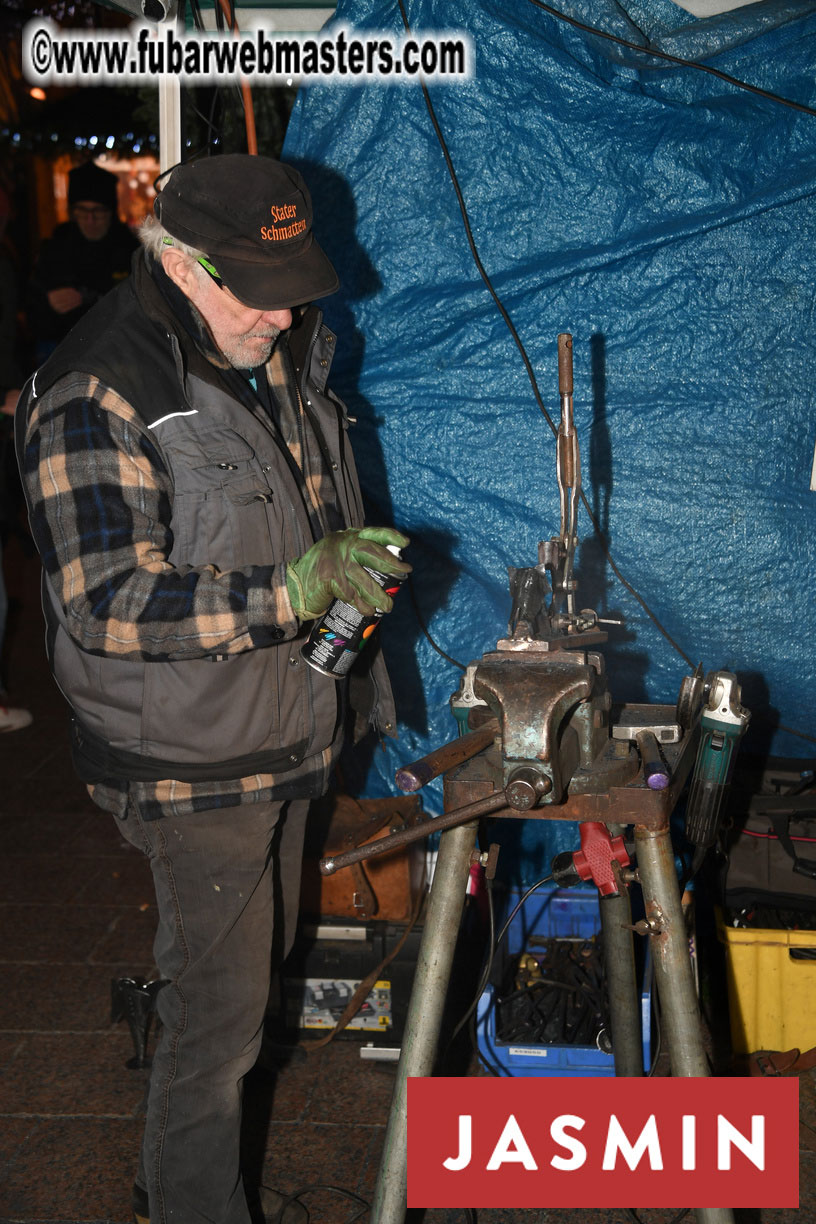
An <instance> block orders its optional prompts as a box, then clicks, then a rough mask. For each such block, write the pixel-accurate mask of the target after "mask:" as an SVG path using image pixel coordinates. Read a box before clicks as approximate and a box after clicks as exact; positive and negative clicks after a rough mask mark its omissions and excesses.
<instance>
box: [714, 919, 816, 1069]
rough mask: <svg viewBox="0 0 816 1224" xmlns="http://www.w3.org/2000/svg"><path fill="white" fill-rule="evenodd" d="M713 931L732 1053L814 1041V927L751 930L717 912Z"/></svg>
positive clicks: (807, 1046)
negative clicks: (723, 974)
mask: <svg viewBox="0 0 816 1224" xmlns="http://www.w3.org/2000/svg"><path fill="white" fill-rule="evenodd" d="M718 934H719V938H720V941H721V942H722V943H724V944H725V953H726V965H727V976H728V1005H729V1010H730V1015H731V1042H732V1045H733V1047H734V1053H735V1054H750V1053H752V1052H753V1051H754V1050H790V1049H793V1047H794V1046H798V1047H799V1049H800V1050H809V1049H810V1048H811V1047H812V1046H814V1045H816V931H772V930H764V929H757V930H751V929H747V928H744V927H729V926H726V925H725V923H724V922H723V920H722V918H720V919H719V921H718ZM797 953H804V954H805V957H797V955H796V954H797ZM807 956H811V957H813V958H814V959H812V960H811V959H807Z"/></svg>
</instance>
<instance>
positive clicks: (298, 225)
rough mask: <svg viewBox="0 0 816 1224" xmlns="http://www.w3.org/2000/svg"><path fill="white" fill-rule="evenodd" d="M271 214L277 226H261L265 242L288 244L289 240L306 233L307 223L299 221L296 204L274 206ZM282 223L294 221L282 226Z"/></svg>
mask: <svg viewBox="0 0 816 1224" xmlns="http://www.w3.org/2000/svg"><path fill="white" fill-rule="evenodd" d="M269 212H270V213H271V215H272V220H273V221H274V223H275V224H274V225H262V226H261V238H262V239H263V240H264V242H286V241H287V240H288V239H289V238H297V237H298V236H299V235H300V234H302V233H304V231H305V229H306V222H305V221H303V220H300V221H298V220H297V205H296V204H273V205H272V207H271V208H270V210H269ZM293 217H294V218H295V220H294V221H293V220H292V218H293ZM282 221H283V222H285V221H292V224H291V225H281V224H280V222H282Z"/></svg>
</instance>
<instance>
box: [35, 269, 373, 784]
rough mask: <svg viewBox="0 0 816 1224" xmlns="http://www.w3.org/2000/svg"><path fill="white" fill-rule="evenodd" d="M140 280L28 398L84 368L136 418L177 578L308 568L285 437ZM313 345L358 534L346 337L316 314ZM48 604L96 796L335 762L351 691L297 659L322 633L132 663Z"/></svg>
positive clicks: (49, 594) (314, 376) (79, 751)
mask: <svg viewBox="0 0 816 1224" xmlns="http://www.w3.org/2000/svg"><path fill="white" fill-rule="evenodd" d="M134 280H135V281H136V285H135V286H134V285H131V283H130V282H128V284H127V285H123V286H122V288H121V290H117V291H116V292H115V293H114V294H113V295H111V296H109V298H108V299H106V302H107V303H108V305H107V309H106V310H105V311H104V313H103V314H97V312H96V311H94V312H91V314H90V315H89V316H86V321H85V323H84V325H81V330H82V337H81V344H80V346H79V347H78V348H77V347H76V346H72V342H71V338H70V337H69V339H68V341H67V342H66V344H65V345H64V346H61V348H60V349H59V350H57V353H58V354H59V358H60V360H59V362H58V363H56V364H55V365H54V366H52V365H51V363H48V364H47V365H46V366H45V367H44V368H43V370H41V371H40V372H39V373H38V375H37V376H36V378H35V380H34V390H33V391H32V390H31V389H29V392H28V395H29V399H31V398H32V397H33V395H34V394H35V393H36V394H42V393H44V392H45V391H46V390H47V389H48V387H49V386H52V385H53V384H54V383H55V381H57V380H58V379H59V377H60V376H61V375H62V373H64V372H66V371H67V370H69V369H73V370H80V371H82V372H83V373H89V374H96V375H98V376H99V377H100V378H101V380H102V381H103V382H104V383H106V384H107V385H111V386H114V387H115V388H116V390H117V391H118V392H119V394H121V395H122V396H123V397H124V398H125V399H126V400H127V401H128V402H129V403H130V404H131V405H132V406H133V407H134V408H135V409H136V411H137V412H138V413H139V414H140V415H141V416H142V418H143V420H144V422H145V424H146V427H147V429H148V430H149V433H150V436H151V438H152V440H153V442H154V443H155V445H156V446H157V448H158V449H159V450H160V452H161V454H162V457H163V460H164V463H165V465H166V467H167V469H168V471H169V472H170V473H171V475H172V478H173V484H174V495H173V503H172V518H171V529H172V533H173V548H172V551H171V553H170V556H169V558H168V560H169V561H170V562H171V563H172V564H173V565H174V566H176V567H177V568H180V569H184V568H185V567H188V566H194V567H200V566H214V567H215V568H217V570H219V571H221V572H222V573H228V572H230V571H233V570H240V569H241V568H243V567H245V566H267V565H279V564H281V563H283V562H285V561H287V560H291V559H293V558H295V557H298V556H301V555H302V554H303V553H304V552H305V551H306V550H307V549H308V548H309V546H310V545H311V544H312V543H313V535H312V529H311V526H310V520H309V515H308V514H307V511H306V509H305V506H304V501H303V496H302V490H301V488H300V486H299V483H298V480H297V477H296V474H295V473H293V471H292V469H291V466H290V463H289V462H288V460H287V456H286V452H285V448H284V446H283V444H282V442H281V441H280V440H279V439H278V436H277V434H276V431H275V429H274V427H273V426H272V424H271V423H270V422H268V421H267V420H266V418H265V415H264V413H263V412H262V410H261V409H260V407H259V408H258V411H257V412H253V411H252V410H250V409H249V408H247V407H246V406H245V405H243V404H241V403H240V402H239V401H238V400H237V399H236V398H234V397H233V396H232V395H231V393H230V392H229V390H228V389H227V388H226V386H224V385H223V384H222V382H221V381H220V379H218V377H217V376H216V375H215V373H214V371H213V376H211V377H210V376H208V370H207V365H206V363H205V364H204V365H202V362H201V359H200V355H197V354H196V355H188V353H187V352H182V348H181V345H180V342H179V337H180V336H181V333H180V332H176V333H174V332H173V331H169V330H167V328H166V327H159V326H156V325H155V323H154V322H151V321H150V319H149V318H148V316H147V314H146V313H145V310H144V309H143V304H142V302H141V301H140V300H139V299H140V298H141V297H144V296H145V295H147V296H148V298H149V299H150V295H151V293H154V294H155V293H156V290H155V286H153V285H152V283H149V284H146V283H145V280H144V276H142V277H140V278H139V277H137V278H134ZM137 291H138V292H137ZM111 298H113V299H115V301H113V302H112V301H111ZM150 300H152V299H150ZM150 313H151V316H152V317H155V316H154V315H153V311H152V310H151V312H150ZM94 315H96V318H94ZM119 324H122V325H125V326H126V329H127V330H126V331H124V332H122V331H120V330H119V326H118V325H119ZM309 333H310V334H309V336H308V338H307V339H308V343H307V344H306V346H305V348H303V343H302V341H303V337H301V348H302V349H303V352H302V360H300V359H299V358H298V357H297V356H296V357H295V364H296V366H297V367H298V370H297V373H298V379H299V382H300V386H301V389H302V390H301V394H302V395H303V399H304V405H305V407H306V411H307V413H308V415H309V417H310V419H311V421H312V424H313V427H314V428H315V432H316V433H317V434H318V437H319V438H320V439H321V446H322V449H323V453H324V457H325V459H326V461H327V462H328V463H329V465H330V466H331V468H332V469H333V475H334V476H335V478H336V486H337V495H338V504H339V509H340V512H341V514H342V515H343V518H344V519H345V521H346V523H347V524H349V525H354V524H358V523H359V522H361V508H360V498H359V489H358V486H357V481H356V475H355V472H354V468H353V461H352V459H351V455H350V448H349V447H348V444H347V439H346V436H345V424H346V417H345V411H344V409H343V407H342V405H341V404H340V403H339V401H337V400H336V399H335V398H334V397H330V396H329V395H328V394H326V393H325V380H326V375H327V372H328V364H329V361H330V356H331V352H332V344H331V340H333V337H331V336H330V333H328V331H327V329H326V328H325V327H323V326H322V324H320V316H319V313H318V312H314V313H313V314H312V316H311V317H310V319H309ZM117 334H118V335H120V336H121V335H127V337H128V344H127V351H128V352H129V353H130V354H133V353H134V352H135V353H138V354H139V366H138V368H137V369H134V368H133V366H132V362H131V364H130V365H129V366H127V367H126V366H125V364H124V363H123V360H122V359H118V358H116V357H115V356H111V354H116V353H117V352H122V351H123V348H124V346H122V347H118V348H117V345H116V336H117ZM100 341H102V343H100ZM72 347H73V348H74V351H73V352H72V351H71V349H72ZM296 347H297V345H296V344H293V348H296ZM64 348H67V350H68V351H67V352H63V349H64ZM188 356H192V357H193V359H192V360H188ZM52 360H53V359H52ZM49 367H50V368H49ZM116 367H119V368H116ZM20 415H21V416H22V415H23V414H22V413H21V414H20ZM44 592H45V597H44V604H45V608H46V618H47V622H48V625H49V630H50V632H49V641H50V649H49V654H50V659H51V664H52V668H53V671H54V676H55V679H56V681H57V683H58V685H59V686H60V688H61V690H62V692H63V693H64V695H65V696H66V698H67V699H68V701H69V703H70V705H71V707H72V709H73V711H74V714H75V716H76V717H75V724H74V739H75V760H76V763H77V767H78V769H79V771H80V775H81V776H82V777H83V778H84V779H85V780H86V781H98V780H101V778H103V777H111V776H114V777H115V776H118V777H125V778H129V779H138V780H148V781H149V780H154V781H156V780H160V779H162V778H177V779H179V780H182V781H207V780H226V779H230V778H238V777H243V776H247V775H249V774H252V773H256V772H263V773H278V772H285V771H286V770H291V769H293V768H294V767H296V766H299V765H301V764H302V763H303V762H304V761H306V760H307V759H308V758H310V757H314V756H316V755H319V754H321V753H322V752H323V750H324V749H326V748H329V747H330V746H332V744H334V746H335V748H337V746H338V744H339V727H338V724H339V718H338V694H339V692H340V690H339V688H338V685H337V682H336V681H334V680H331V679H329V678H327V677H324V676H322V675H320V674H319V673H318V672H316V671H314V670H313V669H312V668H310V667H309V666H308V665H307V664H305V663H304V662H303V661H302V660H301V658H300V654H299V650H300V646H301V645H302V643H303V641H304V640H305V638H306V636H308V631H309V629H310V628H311V626H310V625H307V626H305V627H304V628H303V629H301V631H300V632H299V634H298V636H297V637H296V638H293V639H290V640H287V641H281V642H280V643H279V644H276V645H272V646H266V647H263V648H256V649H252V650H248V651H246V652H245V653H242V654H237V655H229V656H220V657H219V656H215V655H212V656H209V657H204V658H202V657H197V658H190V659H183V660H172V661H149V662H143V661H139V660H120V659H116V658H111V657H108V656H103V655H98V654H91V653H89V652H86V651H84V650H82V649H81V648H80V647H79V646H78V645H77V644H76V643H75V642H74V640H73V639H72V638H71V636H70V634H69V633H68V631H67V628H66V621H65V617H64V614H63V610H62V608H61V606H60V605H59V603H58V601H57V599H56V597H55V596H54V593H53V591H52V589H51V586H50V583H49V582H48V581H47V579H46V580H45V582H44ZM281 636H283V633H282V631H281ZM197 645H198V643H196V646H197ZM377 667H378V668H380V669H381V661H379V662H378V664H377ZM383 681H384V683H383ZM374 687H375V692H376V693H377V695H379V696H381V697H385V698H386V702H385V708H384V709H383V710H381V711H378V712H376V713H375V715H374V717H375V718H376V717H377V713H378V714H379V717H381V718H383V716H384V721H386V722H387V721H388V720H389V718H390V719H391V721H393V713H392V712H391V710H390V690H389V689H388V686H387V679H386V678H385V677H384V672H382V671H381V672H380V676H379V683H378V684H375V686H374ZM374 704H375V706H376V704H377V703H376V700H375V703H374ZM385 729H386V730H389V731H390V730H392V728H391V727H390V726H388V727H386V728H385Z"/></svg>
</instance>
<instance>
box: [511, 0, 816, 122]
mask: <svg viewBox="0 0 816 1224" xmlns="http://www.w3.org/2000/svg"><path fill="white" fill-rule="evenodd" d="M529 2H530V4H533V5H535V7H536V8H540V9H543V11H544V12H545V13H549V14H550V16H551V17H556V18H557V19H558V20H559V21H563V22H565V23H566V24H567V25H571V26H575V28H576V30H583V32H584V33H585V34H595V35H597V37H598V38H605V39H607V41H608V42H613V43H617V44H618V46H620V47H627V48H628V50H630V51H637V52H639V53H640V54H641V55H648V56H652V57H653V58H655V59H661V60H666V61H667V62H668V63H670V64H678V65H679V66H680V67H681V68H695V69H696V70H697V71H698V72H707V73H708V74H709V75H710V76H715V77H717V78H718V79H719V80H720V81H725V82H726V83H727V84H728V85H735V86H736V87H737V88H738V89H744V90H746V91H747V92H748V93H752V94H757V95H758V96H759V97H760V98H767V99H768V100H769V101H770V102H778V103H779V104H780V105H781V106H789V107H790V108H791V109H792V110H798V111H802V112H803V113H804V114H805V115H816V109H814V108H813V107H812V106H806V105H805V104H804V103H803V102H794V101H792V100H791V99H790V98H783V97H782V96H781V94H775V93H771V92H770V91H769V90H767V89H760V87H759V86H758V85H750V84H749V83H748V82H747V81H741V80H740V79H739V78H738V77H734V76H731V75H730V74H729V73H727V72H722V71H721V70H720V69H719V68H711V67H710V66H709V65H708V64H701V63H700V62H699V61H698V60H692V59H684V58H683V57H682V56H680V55H670V54H669V52H668V51H658V50H657V48H656V47H652V46H651V45H650V44H649V43H648V42H647V43H646V45H645V46H643V45H642V44H641V43H636V42H630V41H629V39H628V38H621V37H620V36H619V35H617V34H610V33H609V32H608V31H607V30H600V29H598V27H597V26H591V25H586V24H585V23H584V22H583V21H579V20H578V19H577V18H576V17H570V16H569V14H568V13H562V12H561V11H560V10H559V9H556V8H553V7H552V6H551V5H549V4H544V3H543V0H529Z"/></svg>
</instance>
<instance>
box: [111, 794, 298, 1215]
mask: <svg viewBox="0 0 816 1224" xmlns="http://www.w3.org/2000/svg"><path fill="white" fill-rule="evenodd" d="M308 809H309V803H308V801H306V800H298V801H293V802H289V803H259V804H245V805H241V806H240V807H228V808H222V809H217V810H213V811H208V812H197V813H195V814H194V815H191V816H183V817H165V818H163V819H161V820H152V821H145V820H142V818H141V816H140V814H139V811H138V809H137V808H136V806H135V805H134V804H131V805H130V807H129V809H128V815H127V818H126V819H125V820H121V821H119V822H118V824H119V828H120V830H121V832H122V833H123V835H124V836H125V837H126V838H127V839H128V841H130V842H132V844H133V845H135V846H136V847H138V849H140V850H143V851H144V853H145V854H147V855H148V857H149V858H150V865H151V867H152V870H153V882H154V885H155V889H156V900H157V904H158V930H157V933H156V941H155V944H154V947H153V951H154V955H155V958H156V965H157V967H158V970H159V973H160V975H161V977H163V978H167V979H168V985H167V986H165V987H164V988H163V989H162V990H161V991H160V992H159V995H158V999H157V1011H158V1014H159V1017H160V1019H161V1025H162V1027H161V1031H160V1036H159V1038H158V1044H157V1049H156V1052H155V1054H154V1056H153V1064H152V1069H151V1073H150V1088H149V1092H148V1101H147V1120H146V1123H145V1135H144V1142H143V1147H142V1157H141V1163H140V1169H139V1175H138V1177H137V1181H138V1183H139V1184H140V1185H142V1186H143V1187H146V1188H147V1192H148V1198H149V1203H150V1224H249V1218H250V1217H249V1213H248V1210H247V1204H246V1198H245V1196H244V1190H243V1185H242V1181H241V1173H240V1167H239V1138H240V1129H241V1098H242V1088H243V1078H244V1076H245V1075H246V1073H247V1072H248V1071H249V1070H251V1068H252V1067H253V1066H254V1064H255V1061H256V1059H257V1057H258V1051H259V1048H260V1044H261V1037H262V1026H263V1019H264V1013H265V1010H266V1006H267V1001H268V996H269V986H270V975H271V968H272V965H273V963H274V966H275V968H277V966H278V965H279V964H280V962H281V960H282V959H283V957H284V956H285V955H286V953H287V952H288V951H289V949H290V947H291V945H292V941H293V939H294V934H295V925H296V921H297V910H298V901H299V895H300V874H301V860H302V856H303V837H304V830H305V825H306V815H307V812H308Z"/></svg>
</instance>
